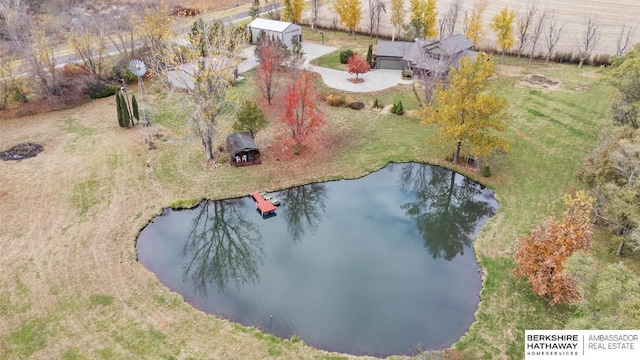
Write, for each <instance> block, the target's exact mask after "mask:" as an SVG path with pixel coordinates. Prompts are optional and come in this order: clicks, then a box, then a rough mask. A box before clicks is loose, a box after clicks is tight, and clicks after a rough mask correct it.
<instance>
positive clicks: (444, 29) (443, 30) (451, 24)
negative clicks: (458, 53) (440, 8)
mask: <svg viewBox="0 0 640 360" xmlns="http://www.w3.org/2000/svg"><path fill="white" fill-rule="evenodd" d="M461 6H462V0H453V1H452V2H450V3H449V7H448V8H447V11H446V12H445V13H444V14H443V15H442V16H441V17H440V19H439V20H438V27H439V30H440V31H439V33H440V39H442V38H447V37H451V36H453V33H454V32H455V31H456V23H457V22H458V16H459V15H460V7H461Z"/></svg>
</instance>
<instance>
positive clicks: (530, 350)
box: [524, 330, 640, 360]
mask: <svg viewBox="0 0 640 360" xmlns="http://www.w3.org/2000/svg"><path fill="white" fill-rule="evenodd" d="M639 339H640V330H526V331H525V342H524V352H525V359H526V360H533V359H544V360H552V359H566V358H572V359H580V360H591V359H594V360H595V359H598V360H599V359H616V360H627V359H640V340H639Z"/></svg>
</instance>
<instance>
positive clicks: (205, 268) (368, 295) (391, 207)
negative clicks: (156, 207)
mask: <svg viewBox="0 0 640 360" xmlns="http://www.w3.org/2000/svg"><path fill="white" fill-rule="evenodd" d="M274 195H275V196H276V197H277V198H279V199H280V200H281V202H282V205H281V206H280V207H279V208H278V210H277V215H276V216H273V217H270V218H263V217H262V216H261V215H260V214H259V213H258V212H257V211H256V209H255V204H254V202H253V200H252V199H251V198H250V197H248V196H247V197H244V198H237V199H227V200H219V201H205V202H202V203H200V205H199V206H198V207H196V208H194V209H190V210H179V211H172V210H170V209H167V210H165V211H164V212H163V214H162V215H160V216H158V217H156V218H155V219H154V220H153V222H151V223H149V225H148V226H146V227H145V228H144V229H143V230H142V232H141V233H140V236H139V238H138V242H137V250H138V258H139V261H140V262H141V263H142V264H144V266H146V267H147V268H148V269H149V270H151V271H152V272H154V273H155V274H156V275H157V276H158V278H159V279H160V281H161V282H162V283H163V284H165V285H166V286H167V287H169V288H170V289H171V290H173V291H175V292H177V293H179V294H182V295H183V296H184V298H185V300H186V301H188V302H189V303H191V304H192V305H193V306H195V307H196V308H198V309H201V310H202V311H204V312H207V313H211V314H215V315H217V316H220V317H223V318H226V319H229V320H231V321H234V322H237V323H240V324H243V325H246V326H255V327H258V328H260V329H262V330H263V331H265V332H267V333H271V334H274V335H277V336H279V337H283V338H288V337H291V336H293V335H294V334H295V335H297V336H299V337H300V338H301V339H302V340H303V341H305V342H306V343H307V344H309V345H311V346H314V347H317V348H320V349H325V350H328V351H338V352H342V353H349V354H355V355H373V356H381V357H386V356H389V355H406V354H411V353H412V351H414V350H415V349H416V348H417V347H418V346H420V347H421V348H423V349H440V348H444V347H448V346H450V345H451V344H453V343H454V342H456V341H457V340H458V339H459V338H460V336H462V335H463V334H464V333H465V332H466V331H467V330H468V329H469V326H470V325H471V323H472V322H473V320H474V319H473V314H474V312H475V311H476V309H477V306H478V302H479V292H480V289H481V278H482V272H481V270H480V267H479V265H478V263H477V261H476V257H475V254H474V251H473V247H472V244H473V239H474V238H475V235H476V233H477V231H478V230H479V229H480V227H482V225H483V224H484V223H485V221H486V220H487V219H488V218H489V217H490V216H492V215H493V214H494V212H495V210H496V209H497V206H498V204H497V202H496V200H495V199H494V197H493V194H492V192H491V191H490V190H488V189H485V188H483V187H482V186H481V185H479V184H478V183H475V182H474V181H472V180H470V179H468V178H466V177H464V176H462V175H459V174H456V173H454V172H451V171H449V170H446V169H443V168H440V167H435V166H430V165H425V164H418V163H408V164H390V165H388V166H387V167H385V168H384V169H382V170H380V171H377V172H375V173H372V174H369V175H367V176H365V177H363V178H360V179H357V180H342V181H335V182H328V183H315V184H309V185H305V186H300V187H295V188H290V189H286V190H283V191H280V192H277V193H275V194H274Z"/></svg>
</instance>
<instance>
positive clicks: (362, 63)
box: [347, 53, 371, 79]
mask: <svg viewBox="0 0 640 360" xmlns="http://www.w3.org/2000/svg"><path fill="white" fill-rule="evenodd" d="M347 68H348V70H349V74H356V79H358V75H360V74H364V73H367V72H369V70H371V65H369V63H368V62H367V60H365V59H363V58H362V56H360V55H359V54H357V53H356V54H353V56H351V57H350V58H349V59H348V60H347Z"/></svg>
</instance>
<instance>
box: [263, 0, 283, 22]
mask: <svg viewBox="0 0 640 360" xmlns="http://www.w3.org/2000/svg"><path fill="white" fill-rule="evenodd" d="M264 4H265V7H266V8H267V15H269V18H270V19H272V20H280V2H279V1H278V0H265V2H264Z"/></svg>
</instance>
